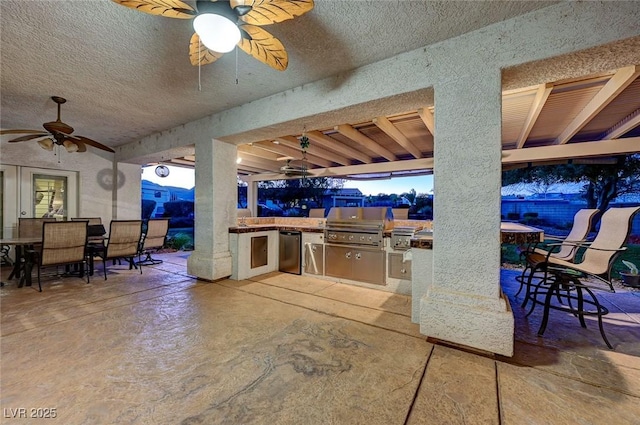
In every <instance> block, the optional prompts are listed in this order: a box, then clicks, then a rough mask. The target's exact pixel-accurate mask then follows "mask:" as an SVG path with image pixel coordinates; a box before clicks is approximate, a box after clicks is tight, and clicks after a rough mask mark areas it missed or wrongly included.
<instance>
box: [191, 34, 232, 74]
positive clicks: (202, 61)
mask: <svg viewBox="0 0 640 425" xmlns="http://www.w3.org/2000/svg"><path fill="white" fill-rule="evenodd" d="M223 54H224V53H218V52H214V51H213V50H209V49H207V48H206V47H205V45H204V44H202V43H201V42H200V37H199V36H198V34H196V33H193V35H192V36H191V41H190V42H189V59H190V60H191V65H193V66H198V65H208V64H210V63H213V62H215V61H217V60H218V59H220V58H221V57H222V55H223Z"/></svg>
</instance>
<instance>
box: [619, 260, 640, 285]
mask: <svg viewBox="0 0 640 425" xmlns="http://www.w3.org/2000/svg"><path fill="white" fill-rule="evenodd" d="M622 264H624V265H625V266H627V268H628V269H629V272H628V273H625V272H620V276H622V281H623V282H624V284H625V285H627V286H632V287H634V288H640V274H639V273H638V267H636V265H635V264H633V263H632V262H631V261H626V260H622Z"/></svg>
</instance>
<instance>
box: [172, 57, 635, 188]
mask: <svg viewBox="0 0 640 425" xmlns="http://www.w3.org/2000/svg"><path fill="white" fill-rule="evenodd" d="M433 113H434V108H433V107H427V108H423V109H420V110H417V111H408V112H406V113H403V114H398V115H393V116H386V117H384V116H381V117H372V118H371V120H369V121H367V122H359V123H337V124H336V125H335V126H334V127H332V128H323V129H310V130H308V131H307V132H306V133H305V134H306V136H307V137H308V138H309V141H310V145H309V147H308V149H307V151H306V155H305V159H304V160H303V154H302V152H301V146H300V138H301V137H302V134H288V135H282V136H281V137H278V138H276V139H274V140H264V141H260V142H257V143H252V144H250V145H241V146H238V158H239V161H240V162H239V163H238V175H239V176H253V177H252V178H251V179H252V180H253V179H259V178H257V176H255V175H256V174H258V175H264V176H265V177H269V178H285V177H286V175H285V174H284V173H283V172H282V171H281V170H282V167H283V166H285V165H287V164H288V165H289V166H291V167H292V168H295V167H301V166H302V167H306V168H307V169H308V170H309V172H310V173H311V174H314V170H316V171H318V170H323V169H331V170H333V172H332V173H331V174H332V175H335V176H338V175H342V176H348V177H350V178H358V177H361V178H376V177H388V176H389V175H397V176H400V175H409V174H411V175H415V174H424V173H430V172H431V170H430V168H425V166H424V163H420V162H416V161H413V162H412V161H411V160H416V159H424V158H433V149H434V143H433V140H434V139H433V134H434V115H433ZM638 136H640V66H630V67H626V68H622V69H619V70H617V71H614V72H611V73H607V74H599V75H594V76H590V77H585V78H581V79H577V80H571V81H558V82H553V83H547V84H542V85H539V86H534V87H527V88H523V89H517V90H510V91H506V92H504V93H503V96H502V149H503V158H504V157H505V156H508V155H509V153H514V150H515V151H516V152H515V153H521V152H526V150H527V149H528V148H535V147H553V146H558V145H571V146H572V147H578V146H573V145H576V144H580V143H585V142H596V141H605V140H607V141H610V140H615V139H620V138H631V137H632V138H634V139H633V140H635V138H636V137H638ZM630 140H631V139H630ZM584 146H587V145H584ZM592 146H593V145H590V149H591V150H589V156H606V155H607V154H611V152H609V151H608V150H607V148H606V147H605V144H601V145H599V147H600V148H599V149H595V151H593V149H592ZM636 146H637V148H636V151H640V141H637V144H636ZM517 151H520V152H517ZM579 151H580V149H571V150H570V152H575V156H576V157H580V156H581V155H580V153H579ZM627 151H628V149H627ZM544 152H550V150H545V151H544ZM594 152H595V154H594ZM516 156H517V155H516ZM544 156H545V153H543V154H542V155H541V156H540V155H538V157H537V160H536V161H539V162H541V161H543V160H544ZM521 157H523V158H524V156H522V155H521ZM194 161H195V158H194V157H193V156H190V157H184V158H180V159H174V160H172V162H173V163H174V164H176V165H191V166H193V165H194ZM523 162H524V163H528V162H532V161H531V160H530V159H527V160H526V161H523ZM523 162H520V163H519V162H517V161H512V162H511V163H508V164H505V165H504V166H505V167H518V166H522V163H523ZM389 163H393V164H394V165H393V166H383V164H389ZM363 164H371V165H370V166H369V167H350V166H354V165H363ZM341 169H344V170H345V171H344V173H341V172H340V170H341ZM360 169H361V170H362V171H358V170H360ZM378 169H381V170H383V171H382V172H377V170H378ZM389 170H393V171H389ZM315 174H317V175H319V174H320V173H315Z"/></svg>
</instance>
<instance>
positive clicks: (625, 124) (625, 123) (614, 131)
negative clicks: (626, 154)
mask: <svg viewBox="0 0 640 425" xmlns="http://www.w3.org/2000/svg"><path fill="white" fill-rule="evenodd" d="M639 125H640V109H636V110H635V111H634V112H633V113H631V114H629V115H627V116H626V117H625V118H624V119H622V120H620V122H618V123H616V124H615V125H614V126H612V127H611V128H610V129H609V130H607V132H606V133H605V134H604V136H603V137H602V138H603V139H617V138H618V137H620V136H623V135H625V134H626V133H628V132H630V131H631V130H633V129H634V128H636V127H637V126H639Z"/></svg>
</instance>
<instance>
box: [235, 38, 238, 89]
mask: <svg viewBox="0 0 640 425" xmlns="http://www.w3.org/2000/svg"><path fill="white" fill-rule="evenodd" d="M235 50H236V86H237V85H238V46H236V49H235Z"/></svg>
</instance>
